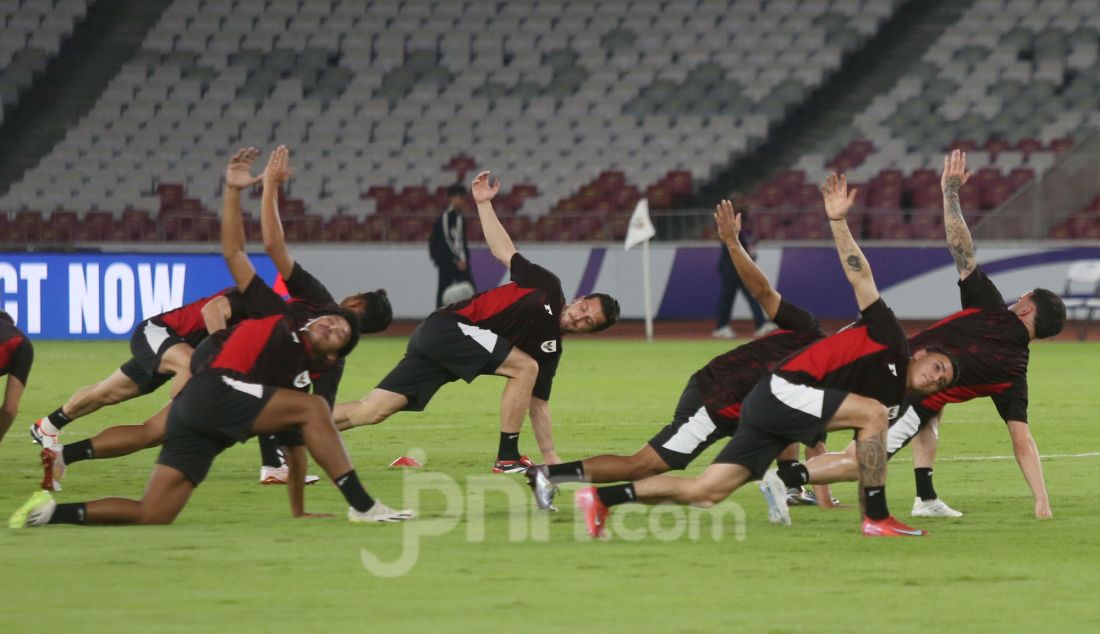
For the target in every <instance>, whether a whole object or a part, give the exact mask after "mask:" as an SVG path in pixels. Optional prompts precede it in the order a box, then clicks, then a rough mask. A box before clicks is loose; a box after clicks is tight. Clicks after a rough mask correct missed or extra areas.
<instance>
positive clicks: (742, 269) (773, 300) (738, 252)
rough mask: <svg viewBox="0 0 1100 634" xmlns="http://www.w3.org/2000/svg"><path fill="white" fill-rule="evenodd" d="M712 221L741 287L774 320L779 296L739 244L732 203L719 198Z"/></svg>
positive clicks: (737, 216) (737, 218) (738, 223)
mask: <svg viewBox="0 0 1100 634" xmlns="http://www.w3.org/2000/svg"><path fill="white" fill-rule="evenodd" d="M714 222H715V224H716V225H717V226H718V237H719V238H721V240H722V242H723V243H724V244H725V245H726V251H727V253H729V257H730V260H731V261H732V262H733V268H735V269H736V270H737V276H738V277H740V278H741V282H742V283H743V284H744V285H745V290H747V291H748V292H749V294H750V295H752V296H753V299H755V300H756V301H757V302H758V303H759V304H760V307H761V308H763V309H764V312H766V313H767V314H768V319H775V314H776V313H777V312H779V303H780V300H781V299H782V296H780V294H779V293H778V292H776V290H775V289H774V288H772V285H771V282H769V281H768V276H766V275H764V272H763V271H761V270H760V267H758V266H756V262H753V261H752V255H751V254H750V253H749V252H748V251H746V250H745V246H744V245H743V244H741V240H740V238H739V237H738V236H739V234H740V233H741V214H739V213H734V211H733V203H731V202H730V201H728V200H723V201H722V202H720V203H718V204H717V205H716V206H715V208H714Z"/></svg>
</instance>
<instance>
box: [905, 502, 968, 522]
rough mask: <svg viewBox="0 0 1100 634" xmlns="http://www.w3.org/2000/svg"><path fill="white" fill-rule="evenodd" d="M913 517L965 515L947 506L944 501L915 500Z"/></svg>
mask: <svg viewBox="0 0 1100 634" xmlns="http://www.w3.org/2000/svg"><path fill="white" fill-rule="evenodd" d="M910 515H912V516H913V517H962V516H963V514H962V513H961V512H959V511H956V510H955V509H953V508H951V507H950V506H948V505H947V503H945V502H944V501H943V500H941V499H939V498H936V499H934V500H922V499H920V498H919V497H918V498H914V499H913V512H912V513H910Z"/></svg>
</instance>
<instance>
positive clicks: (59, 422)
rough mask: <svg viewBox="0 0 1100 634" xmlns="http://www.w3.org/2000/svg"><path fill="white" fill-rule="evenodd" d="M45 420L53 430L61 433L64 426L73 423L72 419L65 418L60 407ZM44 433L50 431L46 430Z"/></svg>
mask: <svg viewBox="0 0 1100 634" xmlns="http://www.w3.org/2000/svg"><path fill="white" fill-rule="evenodd" d="M46 420H48V421H49V422H50V424H51V425H53V426H54V428H55V429H57V431H61V428H62V427H64V426H65V425H68V424H69V423H71V422H73V419H71V418H69V417H68V416H66V415H65V412H63V411H61V408H60V407H59V408H57V409H55V410H54V411H53V413H52V414H50V415H49V416H47V417H46ZM46 431H50V430H48V429H47V430H46ZM50 433H56V432H50Z"/></svg>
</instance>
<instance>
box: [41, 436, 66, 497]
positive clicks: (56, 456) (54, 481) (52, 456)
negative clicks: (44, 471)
mask: <svg viewBox="0 0 1100 634" xmlns="http://www.w3.org/2000/svg"><path fill="white" fill-rule="evenodd" d="M61 448H62V446H61V445H54V446H52V447H46V448H45V449H43V450H42V464H43V466H48V468H49V469H50V488H52V489H53V490H54V491H60V490H61V478H63V477H65V456H64V454H62V453H61Z"/></svg>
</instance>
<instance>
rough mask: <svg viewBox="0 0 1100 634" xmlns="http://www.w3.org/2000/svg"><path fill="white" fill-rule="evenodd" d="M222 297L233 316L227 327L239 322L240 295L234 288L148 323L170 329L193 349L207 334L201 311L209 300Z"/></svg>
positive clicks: (152, 319)
mask: <svg viewBox="0 0 1100 634" xmlns="http://www.w3.org/2000/svg"><path fill="white" fill-rule="evenodd" d="M223 296H224V297H225V298H226V299H228V300H229V302H230V305H231V307H232V315H233V316H232V317H231V318H230V319H229V320H228V322H227V325H233V324H234V323H236V322H237V321H239V317H238V314H239V313H240V312H241V307H240V304H239V303H238V302H239V301H240V293H238V292H237V289H235V288H227V289H224V290H221V291H218V292H217V293H214V294H213V295H210V296H209V297H203V298H202V299H200V300H197V301H193V302H191V303H190V304H184V305H183V306H180V307H179V308H176V309H174V310H170V311H168V312H165V313H161V314H159V315H155V316H153V317H150V318H149V320H148V321H151V322H153V323H154V324H157V325H160V326H165V327H167V328H170V329H171V330H172V331H173V332H175V333H176V334H177V335H179V336H180V337H182V338H183V339H185V340H186V341H187V343H188V344H190V345H191V347H192V348H194V347H195V346H197V345H198V344H199V342H201V341H202V340H203V339H205V338H206V335H207V334H208V333H207V332H206V321H205V320H204V319H203V318H202V309H203V308H205V307H206V305H207V304H209V303H210V301H211V300H213V299H216V298H218V297H223Z"/></svg>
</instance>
